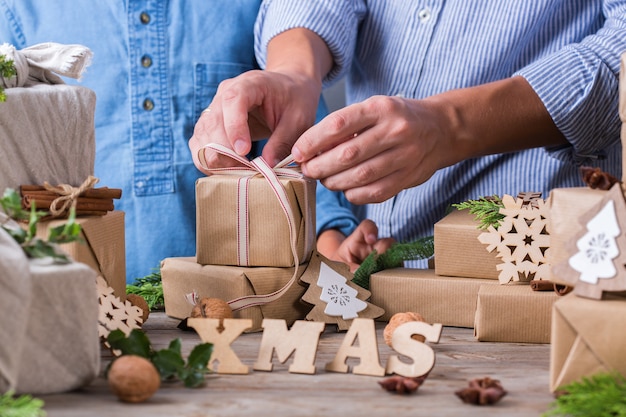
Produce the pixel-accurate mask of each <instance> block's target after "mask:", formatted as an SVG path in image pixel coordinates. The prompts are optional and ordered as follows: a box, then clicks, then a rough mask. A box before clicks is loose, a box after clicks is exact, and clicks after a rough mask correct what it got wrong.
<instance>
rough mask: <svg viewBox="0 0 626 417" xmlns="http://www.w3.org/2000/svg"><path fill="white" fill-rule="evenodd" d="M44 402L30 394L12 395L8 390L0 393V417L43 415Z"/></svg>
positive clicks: (36, 416)
mask: <svg viewBox="0 0 626 417" xmlns="http://www.w3.org/2000/svg"><path fill="white" fill-rule="evenodd" d="M43 405H44V402H43V401H42V400H40V399H38V398H33V397H31V396H30V395H22V396H20V397H13V392H11V391H8V392H5V393H4V394H2V395H0V416H2V417H45V415H46V412H45V411H44V410H42V407H43Z"/></svg>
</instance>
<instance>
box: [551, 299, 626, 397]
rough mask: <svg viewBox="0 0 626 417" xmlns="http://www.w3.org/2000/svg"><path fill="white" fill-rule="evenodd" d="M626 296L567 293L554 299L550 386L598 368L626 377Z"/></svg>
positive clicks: (575, 378)
mask: <svg viewBox="0 0 626 417" xmlns="http://www.w3.org/2000/svg"><path fill="white" fill-rule="evenodd" d="M624 329H626V298H619V297H615V296H614V297H610V298H609V299H606V300H601V301H599V300H591V299H587V298H582V297H578V296H577V295H575V294H573V293H571V294H568V295H566V296H564V297H562V298H560V299H559V300H558V301H557V302H556V303H554V311H553V313H552V345H551V351H550V390H551V391H553V392H554V391H556V390H558V389H559V387H561V386H563V385H566V384H569V383H570V382H574V381H578V380H581V379H582V377H589V376H592V375H593V374H596V373H600V372H612V371H617V372H619V373H621V374H622V375H623V376H625V377H626V333H625V332H624Z"/></svg>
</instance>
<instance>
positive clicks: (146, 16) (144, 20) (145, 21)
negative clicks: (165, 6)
mask: <svg viewBox="0 0 626 417" xmlns="http://www.w3.org/2000/svg"><path fill="white" fill-rule="evenodd" d="M139 20H141V23H143V24H144V25H147V24H148V23H150V15H149V14H148V13H146V12H143V13H141V14H140V15H139Z"/></svg>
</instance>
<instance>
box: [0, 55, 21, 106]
mask: <svg viewBox="0 0 626 417" xmlns="http://www.w3.org/2000/svg"><path fill="white" fill-rule="evenodd" d="M16 74H17V71H16V70H15V65H14V63H13V61H12V60H10V59H6V57H5V56H4V55H0V76H2V77H3V78H11V77H14V76H15V75H16ZM6 99H7V95H6V93H5V92H4V88H2V86H0V102H2V101H6Z"/></svg>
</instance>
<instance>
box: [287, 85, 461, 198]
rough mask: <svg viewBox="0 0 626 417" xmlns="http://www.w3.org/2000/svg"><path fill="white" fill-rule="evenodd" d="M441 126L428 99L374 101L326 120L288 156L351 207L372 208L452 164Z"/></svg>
mask: <svg viewBox="0 0 626 417" xmlns="http://www.w3.org/2000/svg"><path fill="white" fill-rule="evenodd" d="M442 124H443V119H442V117H441V115H440V114H438V113H437V112H436V111H435V110H434V109H433V106H431V105H429V102H428V101H427V100H409V99H404V98H401V97H387V96H374V97H371V98H369V99H367V100H365V101H363V102H361V103H357V104H353V105H351V106H348V107H345V108H343V109H340V110H338V111H336V112H334V113H332V114H330V115H329V116H327V117H326V118H325V119H324V120H322V121H321V122H320V123H318V124H317V125H315V126H313V127H312V128H310V129H309V130H307V131H306V132H305V133H304V134H303V135H302V136H301V137H300V138H299V139H298V141H297V142H296V143H295V145H294V148H293V149H292V153H293V155H294V157H295V159H296V161H297V162H299V163H300V164H301V165H302V169H303V172H304V173H305V174H306V175H307V176H309V177H311V178H316V179H320V180H321V181H322V183H323V184H324V185H325V186H326V187H327V188H329V189H331V190H343V191H344V192H345V195H346V198H347V199H348V200H350V201H351V202H352V203H355V204H365V203H376V202H381V201H384V200H386V199H388V198H390V197H392V196H394V195H395V194H397V193H398V192H400V191H401V190H403V189H405V188H408V187H412V186H415V185H418V184H421V183H422V182H424V181H426V180H427V179H428V178H430V176H431V175H432V174H433V173H434V172H435V171H436V170H437V169H439V168H442V167H443V166H446V164H448V161H452V159H450V158H449V157H448V155H446V154H445V152H450V151H451V150H450V149H449V147H447V146H446V142H447V137H446V131H445V128H442ZM443 126H445V125H443ZM442 150H445V152H442Z"/></svg>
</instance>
